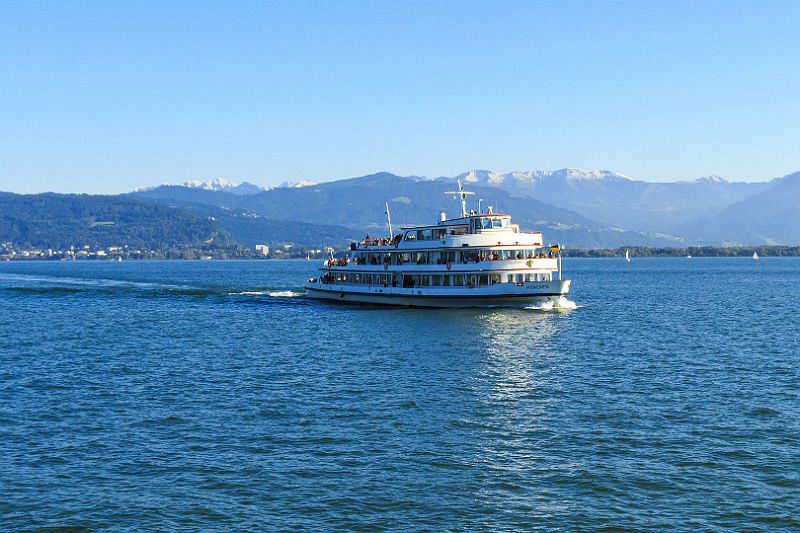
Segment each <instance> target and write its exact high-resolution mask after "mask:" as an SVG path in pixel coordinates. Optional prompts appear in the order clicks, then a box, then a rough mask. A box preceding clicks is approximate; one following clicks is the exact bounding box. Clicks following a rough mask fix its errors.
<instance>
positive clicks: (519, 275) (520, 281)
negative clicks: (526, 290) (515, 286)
mask: <svg viewBox="0 0 800 533" xmlns="http://www.w3.org/2000/svg"><path fill="white" fill-rule="evenodd" d="M522 280H523V277H522V274H517V283H522Z"/></svg>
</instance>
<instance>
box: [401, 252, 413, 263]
mask: <svg viewBox="0 0 800 533" xmlns="http://www.w3.org/2000/svg"><path fill="white" fill-rule="evenodd" d="M399 262H400V263H410V262H411V252H400V256H399Z"/></svg>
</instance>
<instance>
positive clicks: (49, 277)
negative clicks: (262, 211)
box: [0, 257, 800, 531]
mask: <svg viewBox="0 0 800 533" xmlns="http://www.w3.org/2000/svg"><path fill="white" fill-rule="evenodd" d="M316 267H317V263H315V262H307V261H284V262H279V261H262V262H256V261H251V262H236V261H230V262H225V261H222V262H214V261H209V262H188V261H186V262H123V263H110V262H75V263H57V262H47V263H44V262H41V263H33V262H30V263H15V262H11V263H2V264H0V400H2V401H0V529H2V530H17V529H24V530H37V529H44V528H51V527H70V528H74V530H75V531H80V530H81V529H87V530H97V529H104V528H109V529H114V530H130V529H140V530H162V531H164V530H179V529H203V530H219V531H230V530H261V531H264V530H266V531H270V530H281V529H284V530H285V529H300V530H315V531H318V530H328V529H339V528H341V529H346V530H368V531H381V530H386V531H402V530H431V531H443V530H486V531H499V530H524V531H533V530H542V531H549V530H570V531H580V530H584V531H588V530H604V531H610V530H614V529H617V530H628V531H663V530H666V529H675V530H693V531H699V530H716V531H719V530H728V529H733V530H742V531H745V530H746V531H757V530H761V531H778V530H787V531H788V530H794V531H797V530H798V529H800V333H799V331H798V330H799V329H800V319H798V311H799V310H800V259H797V258H769V257H768V258H764V259H763V260H762V261H760V262H757V263H756V262H754V261H752V260H750V259H739V258H736V259H703V258H695V259H692V260H687V259H636V258H635V259H634V260H633V261H632V262H631V263H630V264H628V263H625V262H624V261H621V260H614V259H596V260H592V259H573V260H565V273H566V274H567V275H568V276H569V277H571V278H572V279H573V292H572V295H571V297H570V298H571V299H572V300H574V301H575V302H576V303H578V304H579V305H580V306H582V307H580V308H578V309H575V310H573V311H569V312H553V311H550V312H543V311H535V310H526V309H484V310H480V309H466V310H409V309H393V308H381V307H358V306H346V305H329V304H325V303H320V302H316V301H311V300H308V299H305V298H303V297H302V296H299V294H300V293H301V292H302V289H301V285H302V283H303V281H304V280H305V279H306V278H307V277H308V276H310V275H312V274H313V273H314V270H315V268H316Z"/></svg>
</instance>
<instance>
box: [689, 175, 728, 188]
mask: <svg viewBox="0 0 800 533" xmlns="http://www.w3.org/2000/svg"><path fill="white" fill-rule="evenodd" d="M695 181H696V182H699V183H714V184H720V185H722V184H726V183H728V180H726V179H725V178H723V177H720V176H717V175H716V174H711V175H710V176H703V177H701V178H697V179H696V180H695Z"/></svg>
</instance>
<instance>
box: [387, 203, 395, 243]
mask: <svg viewBox="0 0 800 533" xmlns="http://www.w3.org/2000/svg"><path fill="white" fill-rule="evenodd" d="M386 221H387V222H389V240H392V239H394V233H392V217H391V215H389V202H386Z"/></svg>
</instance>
